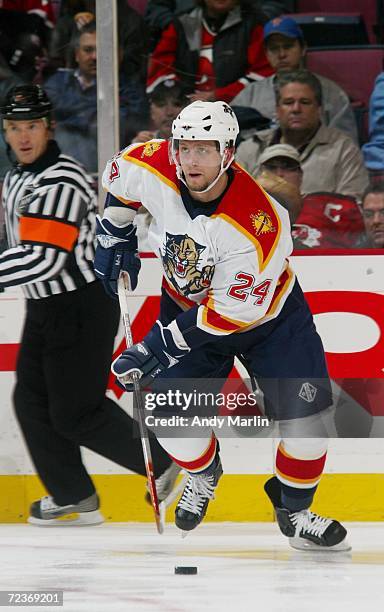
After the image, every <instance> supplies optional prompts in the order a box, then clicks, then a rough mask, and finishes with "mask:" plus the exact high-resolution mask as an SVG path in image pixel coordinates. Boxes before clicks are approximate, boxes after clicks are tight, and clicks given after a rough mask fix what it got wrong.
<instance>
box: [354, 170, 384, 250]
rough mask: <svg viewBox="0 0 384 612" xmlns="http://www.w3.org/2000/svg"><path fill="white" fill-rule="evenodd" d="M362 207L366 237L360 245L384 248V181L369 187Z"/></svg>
mask: <svg viewBox="0 0 384 612" xmlns="http://www.w3.org/2000/svg"><path fill="white" fill-rule="evenodd" d="M362 207H363V219H364V226H365V238H364V240H363V241H362V242H361V244H360V245H359V246H361V247H368V248H373V249H384V181H378V182H377V183H375V184H374V185H369V186H368V187H367V189H366V190H365V192H364V195H363V200H362Z"/></svg>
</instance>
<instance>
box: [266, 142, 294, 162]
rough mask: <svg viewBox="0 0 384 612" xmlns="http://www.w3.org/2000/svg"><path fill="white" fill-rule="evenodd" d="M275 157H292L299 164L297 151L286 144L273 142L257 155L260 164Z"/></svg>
mask: <svg viewBox="0 0 384 612" xmlns="http://www.w3.org/2000/svg"><path fill="white" fill-rule="evenodd" d="M275 157H288V158H289V159H293V160H294V161H295V162H296V163H297V164H298V165H299V166H300V155H299V152H298V151H297V150H296V149H295V148H294V147H292V146H291V145H288V144H275V145H272V146H270V147H267V148H266V149H264V151H263V152H262V154H261V155H260V157H259V164H260V166H261V165H262V164H265V163H266V162H267V161H269V160H271V159H273V158H275Z"/></svg>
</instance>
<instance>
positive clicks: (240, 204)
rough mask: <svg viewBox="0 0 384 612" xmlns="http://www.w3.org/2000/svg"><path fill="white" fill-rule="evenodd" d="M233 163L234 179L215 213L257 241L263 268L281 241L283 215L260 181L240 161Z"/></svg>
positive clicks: (252, 240) (260, 262)
mask: <svg viewBox="0 0 384 612" xmlns="http://www.w3.org/2000/svg"><path fill="white" fill-rule="evenodd" d="M232 167H233V170H234V173H235V176H234V179H233V181H232V184H231V187H230V189H228V191H227V193H226V194H225V196H224V198H223V199H222V201H221V202H220V204H219V206H218V208H217V210H216V214H215V215H214V216H215V217H221V218H222V219H224V220H225V221H227V222H228V223H230V224H231V225H232V226H234V227H235V228H236V229H237V230H238V231H239V232H241V233H242V234H244V235H245V236H246V237H247V238H248V239H249V240H251V242H253V244H254V245H255V247H256V250H257V254H258V258H259V265H260V269H261V270H263V269H264V268H265V266H266V265H267V264H268V262H269V261H270V259H271V257H272V255H273V253H274V251H275V248H276V246H277V243H278V241H279V238H280V235H281V229H282V224H281V219H280V217H279V215H278V213H277V211H276V209H275V206H274V204H273V201H272V199H271V198H269V196H268V194H267V193H266V192H265V191H264V189H262V187H261V186H260V185H259V184H258V183H257V181H256V180H255V179H254V178H253V177H252V176H251V175H250V174H248V173H247V172H246V171H245V170H243V169H242V168H241V167H240V166H238V165H237V164H236V163H235V164H233V166H232Z"/></svg>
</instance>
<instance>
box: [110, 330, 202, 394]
mask: <svg viewBox="0 0 384 612" xmlns="http://www.w3.org/2000/svg"><path fill="white" fill-rule="evenodd" d="M171 326H172V324H171ZM176 329H177V327H176ZM177 331H178V329H177ZM176 333H177V332H176ZM178 333H179V334H180V336H181V333H180V332H179V331H178ZM174 334H175V327H174V326H173V329H170V327H163V325H162V324H161V323H160V321H156V323H155V325H154V326H153V328H152V329H151V331H150V332H149V333H148V334H147V335H146V336H145V338H144V340H142V342H139V343H138V344H134V345H133V346H132V347H131V348H129V349H126V350H125V351H123V353H122V354H121V355H120V357H118V358H117V359H115V361H114V362H113V363H112V366H111V370H112V373H113V374H115V376H117V379H118V381H119V382H120V383H121V384H122V385H124V387H125V389H126V390H127V391H133V384H132V374H133V373H134V372H136V373H137V374H138V376H139V377H140V386H141V387H146V386H147V385H148V384H149V383H150V382H151V381H152V380H153V379H154V378H156V377H157V376H158V375H159V374H160V373H161V372H162V371H163V370H166V369H167V368H171V367H172V366H174V365H175V364H177V363H179V361H180V359H182V358H183V357H184V356H185V355H187V354H188V353H189V351H190V349H189V347H187V346H186V345H185V344H184V346H183V347H181V346H180V345H179V344H177V342H176V339H175V336H174Z"/></svg>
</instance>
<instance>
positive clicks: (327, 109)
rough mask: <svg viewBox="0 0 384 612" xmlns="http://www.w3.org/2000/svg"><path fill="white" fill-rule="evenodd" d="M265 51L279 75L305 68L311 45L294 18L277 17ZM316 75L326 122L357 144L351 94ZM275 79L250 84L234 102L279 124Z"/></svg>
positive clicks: (266, 35)
mask: <svg viewBox="0 0 384 612" xmlns="http://www.w3.org/2000/svg"><path fill="white" fill-rule="evenodd" d="M264 48H265V52H266V55H267V58H268V61H269V63H270V64H271V66H272V68H274V70H275V71H276V73H277V74H279V73H280V72H290V71H292V70H297V69H299V68H303V67H304V64H305V54H306V50H307V46H306V43H305V40H304V38H303V32H302V30H301V28H300V26H299V25H298V24H297V23H296V21H295V20H294V19H292V18H291V17H276V18H275V19H271V21H268V23H266V24H265V26H264ZM316 76H317V78H318V79H319V81H320V84H321V92H322V99H323V105H322V121H323V123H324V124H325V125H329V126H331V127H336V128H338V129H339V130H343V131H344V132H346V133H347V134H349V136H351V138H353V140H354V141H355V142H357V141H358V134H357V128H356V121H355V117H354V114H353V110H352V107H351V105H350V102H349V98H348V96H347V94H346V93H345V91H344V90H343V89H342V88H341V87H340V86H339V85H337V84H336V83H335V82H334V81H331V80H330V79H326V78H325V77H323V76H321V75H318V74H316ZM275 78H276V76H275V75H272V76H269V77H266V78H265V79H263V80H261V81H255V82H253V83H250V84H249V85H248V86H247V87H245V88H244V89H243V90H242V91H240V93H239V94H238V95H237V96H236V97H235V98H234V99H233V101H232V104H233V105H234V106H248V107H251V108H255V109H256V110H257V111H259V113H261V114H262V115H263V116H264V117H268V118H270V119H273V120H274V121H276V104H275V95H274V82H275Z"/></svg>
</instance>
